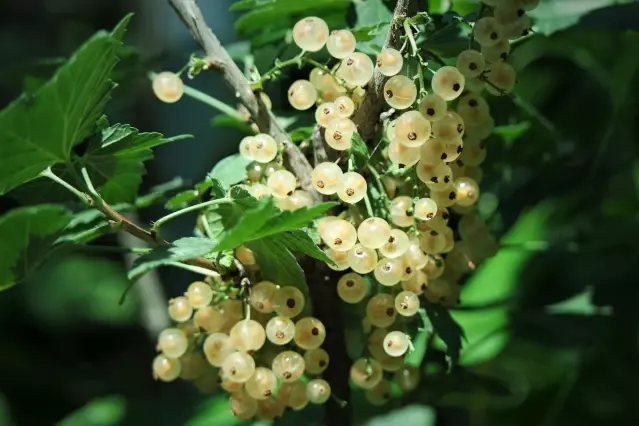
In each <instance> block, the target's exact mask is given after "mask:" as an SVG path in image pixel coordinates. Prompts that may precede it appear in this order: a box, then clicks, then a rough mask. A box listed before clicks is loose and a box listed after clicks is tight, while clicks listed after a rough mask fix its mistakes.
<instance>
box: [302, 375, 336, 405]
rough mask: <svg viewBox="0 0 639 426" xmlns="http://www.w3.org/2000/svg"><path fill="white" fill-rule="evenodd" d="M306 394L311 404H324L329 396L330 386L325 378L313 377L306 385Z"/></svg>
mask: <svg viewBox="0 0 639 426" xmlns="http://www.w3.org/2000/svg"><path fill="white" fill-rule="evenodd" d="M306 395H307V396H308V401H309V402H310V403H311V404H324V403H325V402H326V401H328V398H330V396H331V386H330V385H329V384H328V382H327V381H326V380H323V379H313V380H311V381H310V382H308V384H307V385H306Z"/></svg>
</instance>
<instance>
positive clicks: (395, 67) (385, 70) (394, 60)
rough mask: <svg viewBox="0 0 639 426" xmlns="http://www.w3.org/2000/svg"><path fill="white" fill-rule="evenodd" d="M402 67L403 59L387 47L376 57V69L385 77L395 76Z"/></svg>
mask: <svg viewBox="0 0 639 426" xmlns="http://www.w3.org/2000/svg"><path fill="white" fill-rule="evenodd" d="M403 66H404V58H402V54H401V53H400V52H399V50H397V49H393V48H392V47H388V48H386V49H384V50H382V51H381V52H380V53H379V55H377V69H378V70H379V72H381V73H382V74H383V75H385V76H386V77H392V76H394V75H397V74H398V73H399V72H400V71H401V70H402V67H403Z"/></svg>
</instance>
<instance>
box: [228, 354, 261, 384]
mask: <svg viewBox="0 0 639 426" xmlns="http://www.w3.org/2000/svg"><path fill="white" fill-rule="evenodd" d="M253 373H255V360H254V359H253V357H252V356H251V355H249V354H247V353H246V352H239V351H236V352H233V353H231V354H229V355H228V356H227V357H226V359H225V360H224V362H222V374H224V375H225V376H226V377H228V378H229V380H231V381H232V382H237V383H244V382H246V381H247V380H248V379H250V378H251V376H252V375H253Z"/></svg>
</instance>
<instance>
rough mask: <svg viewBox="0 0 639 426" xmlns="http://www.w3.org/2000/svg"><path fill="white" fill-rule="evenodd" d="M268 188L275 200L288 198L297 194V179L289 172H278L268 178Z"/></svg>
mask: <svg viewBox="0 0 639 426" xmlns="http://www.w3.org/2000/svg"><path fill="white" fill-rule="evenodd" d="M267 186H268V187H269V188H270V189H271V193H272V194H273V196H274V197H275V198H280V199H283V198H286V197H289V196H291V195H293V193H294V192H295V186H297V179H295V175H294V174H293V173H291V172H289V171H288V170H277V171H275V172H273V174H272V175H271V176H270V177H269V178H268V181H267Z"/></svg>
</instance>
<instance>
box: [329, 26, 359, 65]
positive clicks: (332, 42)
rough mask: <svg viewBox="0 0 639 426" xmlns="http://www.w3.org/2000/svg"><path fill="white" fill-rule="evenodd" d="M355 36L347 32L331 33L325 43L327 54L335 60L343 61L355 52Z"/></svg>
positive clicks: (336, 31)
mask: <svg viewBox="0 0 639 426" xmlns="http://www.w3.org/2000/svg"><path fill="white" fill-rule="evenodd" d="M355 44H357V40H355V36H354V35H353V33H352V32H350V31H349V30H335V31H332V32H331V34H330V35H329V36H328V40H327V41H326V49H327V50H328V53H329V54H330V55H331V56H332V57H334V58H337V59H344V58H346V57H347V56H348V55H350V54H351V53H353V52H354V51H355Z"/></svg>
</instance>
